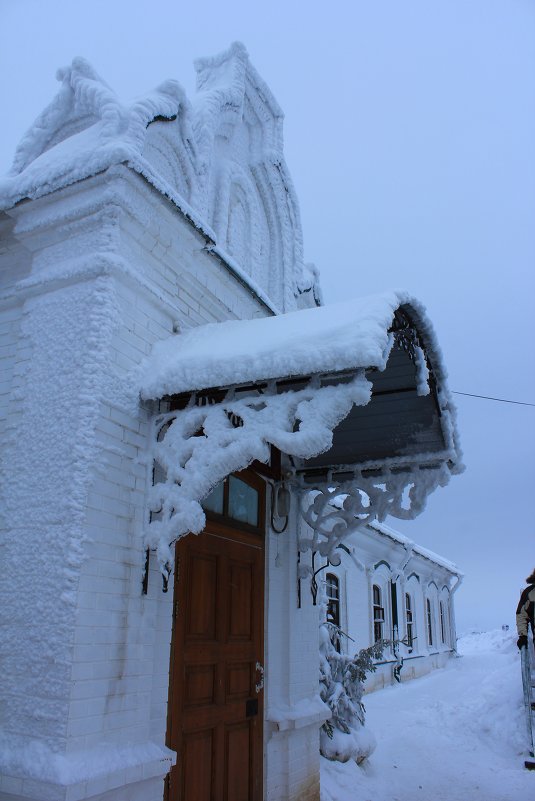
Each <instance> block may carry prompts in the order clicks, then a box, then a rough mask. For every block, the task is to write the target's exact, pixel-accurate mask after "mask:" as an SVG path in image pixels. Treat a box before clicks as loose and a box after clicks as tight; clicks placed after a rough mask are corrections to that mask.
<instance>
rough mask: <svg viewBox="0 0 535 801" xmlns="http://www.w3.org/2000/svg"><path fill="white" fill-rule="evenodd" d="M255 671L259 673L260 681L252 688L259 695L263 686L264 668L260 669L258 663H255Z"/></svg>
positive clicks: (260, 666)
mask: <svg viewBox="0 0 535 801" xmlns="http://www.w3.org/2000/svg"><path fill="white" fill-rule="evenodd" d="M255 669H256V672H257V673H260V681H259V682H258V684H255V686H254V688H255V691H256V692H257V693H259V692H260V690H261V689H262V687H263V686H264V668H263V667H262V665H261V664H260V662H257V663H256V666H255Z"/></svg>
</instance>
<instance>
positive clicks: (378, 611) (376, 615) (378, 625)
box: [373, 584, 385, 642]
mask: <svg viewBox="0 0 535 801" xmlns="http://www.w3.org/2000/svg"><path fill="white" fill-rule="evenodd" d="M384 623H385V610H384V608H383V603H382V591H381V588H380V587H379V585H378V584H374V585H373V640H374V642H379V640H382V639H383V627H384Z"/></svg>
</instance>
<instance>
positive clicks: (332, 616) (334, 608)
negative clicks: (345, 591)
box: [325, 573, 340, 627]
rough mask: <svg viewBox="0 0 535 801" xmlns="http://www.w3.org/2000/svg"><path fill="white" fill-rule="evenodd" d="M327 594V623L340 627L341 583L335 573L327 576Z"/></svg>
mask: <svg viewBox="0 0 535 801" xmlns="http://www.w3.org/2000/svg"><path fill="white" fill-rule="evenodd" d="M325 590H326V593H327V623H333V625H335V626H338V627H339V626H340V581H339V580H338V578H337V576H335V575H334V573H327V575H326V576H325Z"/></svg>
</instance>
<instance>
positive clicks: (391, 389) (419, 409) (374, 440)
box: [300, 345, 451, 477]
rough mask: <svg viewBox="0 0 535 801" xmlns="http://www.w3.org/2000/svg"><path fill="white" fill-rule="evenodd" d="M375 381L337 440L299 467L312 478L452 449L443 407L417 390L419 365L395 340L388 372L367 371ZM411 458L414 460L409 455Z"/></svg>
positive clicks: (338, 431)
mask: <svg viewBox="0 0 535 801" xmlns="http://www.w3.org/2000/svg"><path fill="white" fill-rule="evenodd" d="M366 375H367V378H368V379H369V380H370V381H371V382H372V384H373V390H372V397H371V400H370V402H369V403H368V404H367V405H366V406H353V408H352V410H351V411H350V413H349V415H348V416H347V417H346V418H345V419H344V420H342V422H341V423H340V424H339V425H338V426H337V427H336V428H335V430H334V432H333V445H332V447H331V448H330V449H329V450H328V451H327V452H325V453H322V454H320V455H319V456H316V457H314V458H312V459H307V460H306V461H304V462H303V464H302V466H301V467H300V472H301V471H303V472H305V473H307V474H308V475H310V476H311V477H313V476H314V475H318V474H319V473H320V472H321V471H322V470H323V471H324V470H327V469H330V470H333V469H337V470H340V471H341V472H343V470H344V466H350V465H355V464H359V465H365V464H377V463H379V462H382V461H384V460H385V459H392V458H397V459H398V460H399V463H400V464H401V463H403V461H405V460H404V457H411V456H412V457H414V456H418V457H419V459H418V461H419V462H422V457H423V455H424V454H426V458H425V462H426V463H432V462H433V461H437V459H438V458H439V455H443V454H444V451H446V450H450V449H451V443H449V442H447V441H446V432H445V431H444V430H443V428H442V421H441V416H442V415H441V410H440V406H439V404H438V402H437V398H436V395H435V393H434V392H431V393H429V394H428V395H423V396H422V395H418V393H417V382H416V368H415V365H414V362H413V361H412V360H411V358H410V356H409V354H408V353H407V352H406V351H404V350H403V349H401V348H399V347H397V346H396V345H395V346H394V347H393V348H392V351H391V352H390V357H389V359H388V362H387V366H386V368H385V370H384V372H379V371H375V370H374V371H368V372H367V373H366ZM411 461H412V460H411Z"/></svg>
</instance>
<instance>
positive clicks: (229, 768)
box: [223, 721, 252, 801]
mask: <svg viewBox="0 0 535 801" xmlns="http://www.w3.org/2000/svg"><path fill="white" fill-rule="evenodd" d="M225 757H226V759H225V763H226V770H225V788H224V789H225V794H224V796H223V799H224V801H249V799H250V798H251V797H252V796H251V731H250V724H249V723H248V722H247V721H245V722H243V723H238V724H236V725H235V726H228V727H227V728H226V731H225Z"/></svg>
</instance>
